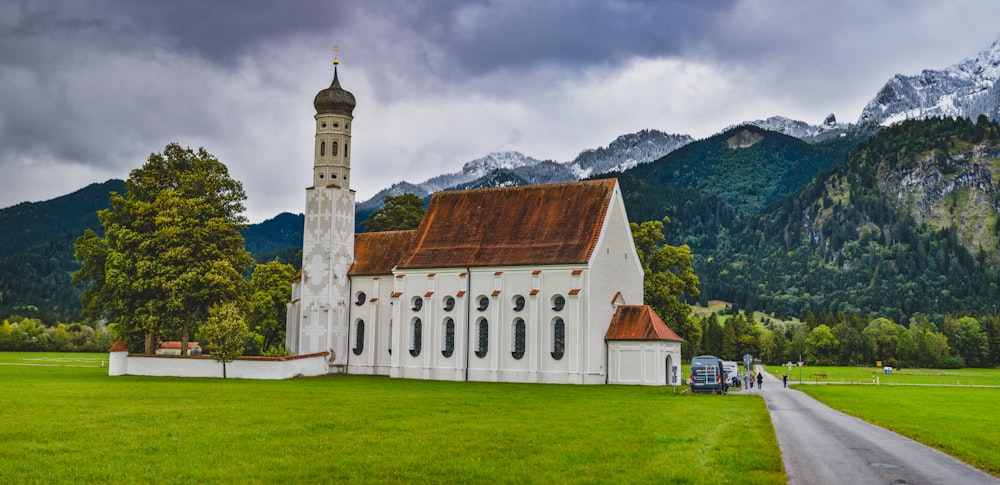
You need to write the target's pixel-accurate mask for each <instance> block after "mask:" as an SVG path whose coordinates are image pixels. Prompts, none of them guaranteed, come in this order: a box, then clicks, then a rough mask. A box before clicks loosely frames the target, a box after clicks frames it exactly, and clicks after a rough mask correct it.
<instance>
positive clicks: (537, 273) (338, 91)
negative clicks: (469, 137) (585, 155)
mask: <svg viewBox="0 0 1000 485" xmlns="http://www.w3.org/2000/svg"><path fill="white" fill-rule="evenodd" d="M335 64H336V61H335ZM314 106H315V108H316V116H315V119H316V125H315V126H316V137H315V149H314V163H313V180H312V186H311V187H308V188H307V189H306V209H305V230H304V237H303V252H302V271H301V275H300V278H299V279H298V281H297V282H296V283H294V284H293V288H292V301H291V302H290V303H289V304H288V320H287V326H286V330H287V333H286V346H287V348H288V350H289V351H291V352H292V353H293V354H297V355H299V354H312V353H317V352H324V351H325V352H329V358H328V365H329V371H330V372H332V373H349V374H373V375H388V376H391V377H402V378H413V379H440V380H454V381H465V380H470V381H499V382H542V383H574V384H605V383H611V384H643V385H671V384H681V381H680V371H679V368H680V357H681V352H680V346H681V342H682V339H681V338H680V337H678V336H677V334H675V333H674V332H673V331H671V330H670V329H669V328H668V327H667V326H666V325H665V324H664V323H663V321H662V320H661V319H660V318H659V317H658V316H657V315H656V313H655V312H654V311H652V309H651V308H650V307H648V306H645V305H643V269H642V265H641V264H640V262H639V259H638V255H637V253H636V250H635V245H634V243H633V241H632V235H631V232H630V230H629V221H628V217H627V215H626V212H625V205H624V202H623V199H622V194H621V189H620V187H619V185H618V183H617V181H616V180H615V179H605V180H595V181H586V182H574V183H564V184H550V185H536V186H528V187H514V188H499V189H478V190H465V191H451V192H438V193H436V194H434V195H433V197H432V198H431V201H430V203H429V205H428V207H427V210H426V213H425V215H424V219H423V221H422V222H421V224H420V227H419V228H417V229H416V230H412V231H390V232H378V233H364V234H355V233H354V227H355V224H354V223H355V220H354V218H355V214H354V191H353V190H351V185H350V180H351V178H350V171H351V153H352V152H351V150H350V144H351V129H352V124H353V110H354V107H355V98H354V96H353V95H352V94H351V93H350V92H348V91H346V90H344V89H343V88H342V87H341V86H340V81H339V79H338V77H337V71H336V66H335V67H334V76H333V82H332V84H331V85H330V87H329V88H327V89H324V90H322V91H320V92H319V93H318V94H317V95H316V98H315V100H314Z"/></svg>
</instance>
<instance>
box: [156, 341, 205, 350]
mask: <svg viewBox="0 0 1000 485" xmlns="http://www.w3.org/2000/svg"><path fill="white" fill-rule="evenodd" d="M195 347H197V348H201V346H200V345H199V344H198V342H188V348H189V349H193V348H195ZM157 348H161V349H171V350H173V349H176V350H180V349H181V343H180V342H176V341H170V342H160V343H159V346H158V347H157Z"/></svg>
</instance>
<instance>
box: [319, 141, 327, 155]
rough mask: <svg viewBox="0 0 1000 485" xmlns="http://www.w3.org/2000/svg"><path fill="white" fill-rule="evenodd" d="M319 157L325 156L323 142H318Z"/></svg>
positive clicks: (324, 144) (324, 143)
mask: <svg viewBox="0 0 1000 485" xmlns="http://www.w3.org/2000/svg"><path fill="white" fill-rule="evenodd" d="M319 156H321V157H325V156H326V142H325V141H321V142H319Z"/></svg>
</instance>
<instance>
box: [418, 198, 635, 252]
mask: <svg viewBox="0 0 1000 485" xmlns="http://www.w3.org/2000/svg"><path fill="white" fill-rule="evenodd" d="M617 183H618V181H617V180H616V179H602V180H592V181H585V182H571V183H562V184H546V185H531V186H525V187H509V188H499V189H476V190H463V191H453V192H437V193H435V194H434V196H433V198H431V201H430V204H429V205H428V207H427V211H426V213H425V214H424V219H423V221H422V222H421V223H420V227H419V228H417V230H416V234H415V236H414V239H413V246H412V250H411V251H410V252H409V253H408V254H406V255H405V256H404V257H403V259H402V260H401V261H400V263H399V265H398V267H399V268H401V269H415V268H441V267H447V268H454V267H462V266H521V265H539V264H571V263H586V262H587V261H588V260H589V259H590V256H591V254H592V253H593V251H594V248H595V246H596V245H597V240H598V238H599V237H600V234H601V228H602V226H603V224H604V218H605V216H606V214H607V212H608V207H609V206H610V204H611V196H612V194H613V193H614V189H615V187H616V185H617Z"/></svg>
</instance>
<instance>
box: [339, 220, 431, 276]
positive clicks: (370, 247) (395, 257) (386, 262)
mask: <svg viewBox="0 0 1000 485" xmlns="http://www.w3.org/2000/svg"><path fill="white" fill-rule="evenodd" d="M415 234H416V231H385V232H366V233H362V234H355V235H354V265H352V266H351V270H350V271H349V272H348V274H349V275H350V276H361V275H366V276H367V275H387V274H391V273H392V268H394V267H395V266H396V264H397V263H399V261H400V260H401V259H403V256H404V255H405V254H406V252H407V251H409V250H410V246H411V244H412V242H413V236H414V235H415Z"/></svg>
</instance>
